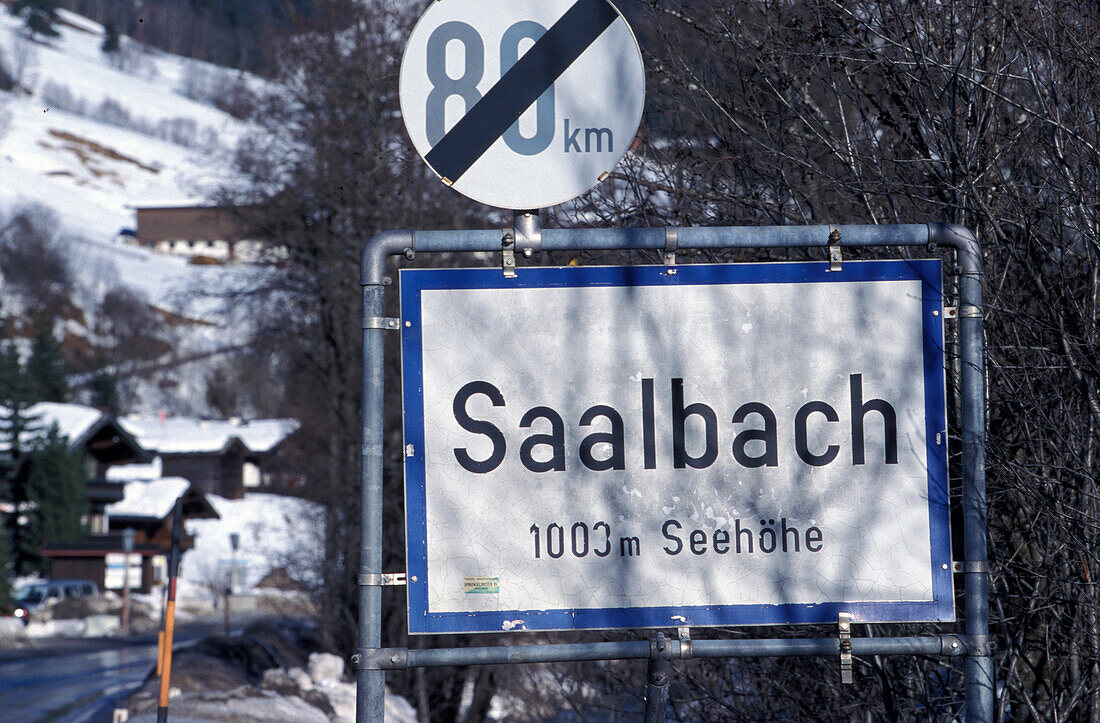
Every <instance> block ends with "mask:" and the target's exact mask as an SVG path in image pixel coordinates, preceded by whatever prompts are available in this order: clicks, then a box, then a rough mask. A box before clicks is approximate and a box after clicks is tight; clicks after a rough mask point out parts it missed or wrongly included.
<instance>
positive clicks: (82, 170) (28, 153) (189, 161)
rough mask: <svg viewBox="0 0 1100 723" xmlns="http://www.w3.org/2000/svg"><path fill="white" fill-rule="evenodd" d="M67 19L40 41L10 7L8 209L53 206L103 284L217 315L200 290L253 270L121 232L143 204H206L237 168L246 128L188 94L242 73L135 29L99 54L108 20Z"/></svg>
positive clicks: (72, 245)
mask: <svg viewBox="0 0 1100 723" xmlns="http://www.w3.org/2000/svg"><path fill="white" fill-rule="evenodd" d="M60 17H61V19H62V22H61V23H60V24H59V25H58V26H57V29H58V31H59V32H60V34H61V35H60V37H58V38H53V39H48V40H45V41H42V42H33V41H31V40H30V39H28V38H27V37H26V35H25V34H24V32H23V30H22V22H21V21H20V20H19V19H18V18H15V17H12V16H11V15H10V14H9V13H7V12H0V55H2V56H3V59H4V66H5V67H6V68H9V69H10V70H11V71H13V72H14V74H15V75H16V80H17V82H18V85H19V87H18V88H17V89H16V90H15V91H12V92H0V179H3V181H2V183H0V215H2V216H8V215H10V214H11V213H12V212H13V211H15V210H16V209H18V208H19V207H21V206H25V205H27V204H40V205H43V206H46V207H48V208H50V209H52V211H53V212H54V213H56V214H57V216H58V218H59V220H60V223H61V229H62V236H63V237H64V239H65V240H66V241H67V243H68V252H69V254H70V258H71V259H72V261H73V267H74V270H75V271H76V272H77V273H78V275H79V276H80V277H81V279H82V280H83V281H86V282H87V284H88V286H90V287H91V288H92V289H93V291H98V292H99V293H102V292H103V291H104V290H105V289H107V288H110V287H113V286H118V285H122V286H126V287H129V288H130V289H132V290H135V291H137V292H139V294H140V295H142V296H144V297H145V298H146V299H147V300H148V301H149V302H151V303H153V304H156V305H158V306H161V307H163V308H168V309H171V310H173V311H176V312H178V313H182V314H185V315H188V316H192V317H196V316H197V317H199V318H204V317H205V319H206V320H212V321H217V320H218V319H217V318H213V319H211V318H210V317H211V316H216V315H217V313H218V310H217V308H216V306H215V305H213V304H211V303H209V302H207V301H204V300H201V299H198V298H197V297H196V294H195V293H194V291H195V290H196V289H204V290H210V289H219V288H224V287H225V285H226V284H228V283H235V282H237V281H239V280H240V278H238V277H241V276H244V275H247V274H248V273H249V271H248V270H247V269H243V268H240V267H236V268H225V267H201V266H195V265H191V264H189V263H188V262H187V259H185V258H182V257H173V256H168V255H164V254H157V253H154V252H152V251H149V250H147V249H143V248H139V247H136V246H134V245H132V244H128V243H124V242H123V241H122V240H120V239H119V232H120V231H121V230H122V229H133V228H134V225H135V215H134V208H135V207H138V206H175V205H197V204H203V203H205V202H206V199H207V198H208V197H209V194H210V193H211V192H212V191H213V190H214V189H215V188H217V187H218V186H219V185H221V184H222V183H224V182H225V181H227V180H228V179H229V178H230V177H231V174H232V170H231V167H230V164H229V159H230V158H231V157H232V153H233V149H234V148H235V146H236V144H237V141H238V140H239V139H240V137H241V135H242V134H243V133H245V132H247V130H248V126H247V125H246V124H244V123H242V122H241V121H239V120H237V119H235V118H233V117H232V116H230V115H228V114H227V113H224V112H222V111H221V110H218V109H217V108H214V107H212V106H211V105H207V104H205V103H203V102H199V101H196V100H192V99H191V98H188V97H185V95H184V93H185V92H186V93H187V94H188V95H196V94H198V93H196V92H195V89H194V88H195V86H196V85H201V84H202V83H207V84H209V83H215V82H220V81H224V82H233V81H234V80H235V79H237V78H238V76H237V74H236V73H235V72H232V71H228V70H226V69H223V68H218V67H217V66H213V65H209V64H206V63H200V62H197V61H192V60H189V59H186V58H181V57H178V56H173V55H169V54H166V53H161V52H159V51H153V50H148V49H145V48H143V47H140V46H138V45H136V44H134V43H132V42H130V41H129V39H126V38H124V39H123V52H122V54H121V56H120V57H118V58H116V59H112V58H110V57H108V56H107V55H105V54H104V53H102V52H101V51H100V46H101V44H102V43H103V38H104V31H103V28H102V27H101V26H100V25H98V24H96V23H93V22H91V21H90V20H87V19H85V18H83V17H80V16H79V15H75V14H73V13H69V12H66V11H60ZM242 82H247V83H250V84H258V83H259V81H257V80H255V79H252V78H242ZM198 95H201V94H198Z"/></svg>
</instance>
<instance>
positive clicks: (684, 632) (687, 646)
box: [676, 625, 692, 660]
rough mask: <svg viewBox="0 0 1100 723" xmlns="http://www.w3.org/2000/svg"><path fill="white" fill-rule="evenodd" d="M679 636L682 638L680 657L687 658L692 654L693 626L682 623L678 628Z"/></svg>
mask: <svg viewBox="0 0 1100 723" xmlns="http://www.w3.org/2000/svg"><path fill="white" fill-rule="evenodd" d="M676 634H677V636H678V637H679V638H680V658H681V659H683V660H687V659H689V658H690V657H691V656H692V651H691V628H689V627H688V626H687V625H681V626H680V627H679V628H678V629H677V630H676Z"/></svg>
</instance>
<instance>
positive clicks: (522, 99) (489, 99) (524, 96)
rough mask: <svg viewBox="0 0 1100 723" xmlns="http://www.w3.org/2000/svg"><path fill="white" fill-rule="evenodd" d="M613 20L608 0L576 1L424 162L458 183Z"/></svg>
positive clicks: (432, 150)
mask: <svg viewBox="0 0 1100 723" xmlns="http://www.w3.org/2000/svg"><path fill="white" fill-rule="evenodd" d="M618 16H619V15H618V13H617V12H616V11H615V8H614V7H613V6H612V5H611V3H610V2H608V1H607V0H577V2H576V3H575V4H574V5H573V7H571V8H569V10H568V11H566V13H565V15H562V16H561V19H560V20H558V22H556V23H554V25H553V26H552V27H551V28H550V29H549V30H547V31H546V33H545V34H544V35H543V36H542V37H541V38H539V39H538V40H537V41H536V42H535V44H534V45H532V46H531V48H530V49H529V50H528V51H527V52H526V53H524V54H523V57H522V58H520V59H519V60H518V61H516V64H515V65H513V66H512V67H511V68H509V69H508V72H506V73H505V74H504V77H503V78H501V79H500V80H499V81H497V83H496V85H494V86H493V87H492V88H490V89H489V92H488V93H486V94H485V95H484V96H483V97H482V99H481V100H479V101H478V102H477V103H475V104H474V107H473V108H471V109H470V110H469V112H467V113H466V115H464V116H463V117H462V119H461V120H459V121H458V123H456V124H455V125H454V128H451V130H450V132H448V133H447V135H445V136H443V138H442V139H441V140H440V141H439V143H436V144H435V146H434V147H433V148H432V149H431V150H430V151H428V154H427V155H426V156H425V157H424V160H425V161H427V162H428V165H429V166H431V167H432V168H433V169H435V172H436V173H438V174H439V175H440V176H442V177H444V178H446V179H448V180H450V181H451V182H452V183H453V182H455V181H457V180H458V179H459V178H460V177H461V176H462V174H463V173H465V172H466V171H468V170H469V169H470V166H472V165H474V162H475V161H477V159H479V158H481V156H482V155H483V154H484V153H485V151H487V150H489V146H491V145H493V143H495V142H496V140H497V138H500V137H501V136H502V135H504V131H506V130H508V128H509V127H510V126H511V125H512V124H513V123H515V122H516V120H517V119H518V118H519V117H520V116H521V115H522V114H523V111H525V110H527V108H529V107H530V106H531V104H532V103H534V102H535V101H536V100H538V98H539V96H540V95H542V94H543V93H544V92H545V91H546V89H547V88H549V87H550V86H551V85H553V84H554V81H556V80H557V79H558V78H559V77H560V76H561V74H562V73H564V72H565V69H566V68H568V67H569V66H570V65H572V64H573V61H574V60H576V59H577V57H578V56H580V54H581V53H583V52H584V51H585V49H586V48H587V47H588V46H589V45H591V44H592V43H593V42H595V40H596V38H598V37H599V36H600V34H601V33H603V31H604V30H606V29H607V28H608V26H609V25H611V23H612V22H614V21H615V18H617V17H618Z"/></svg>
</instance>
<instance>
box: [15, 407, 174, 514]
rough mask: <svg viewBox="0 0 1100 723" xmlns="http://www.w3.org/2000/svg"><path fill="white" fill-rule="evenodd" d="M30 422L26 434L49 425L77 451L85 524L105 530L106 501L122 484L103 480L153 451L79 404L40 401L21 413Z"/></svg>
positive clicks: (41, 431)
mask: <svg viewBox="0 0 1100 723" xmlns="http://www.w3.org/2000/svg"><path fill="white" fill-rule="evenodd" d="M24 416H25V417H26V418H27V419H28V420H31V422H32V424H33V429H32V431H29V432H27V437H28V438H26V439H24V442H25V443H27V444H29V443H30V442H31V439H30V438H29V437H31V436H34V435H44V434H45V433H46V432H47V431H48V430H49V428H50V427H52V426H56V427H57V430H58V432H59V433H60V434H61V435H63V436H64V437H66V438H67V439H68V447H69V451H71V452H75V453H77V454H79V455H80V457H81V460H82V462H83V465H84V474H85V476H86V478H87V483H86V488H87V497H88V507H89V510H88V527H89V531H90V532H91V533H92V534H102V533H106V532H107V518H106V514H105V508H106V506H107V505H109V504H111V503H113V502H118V501H119V500H121V499H122V488H121V487H120V486H119V485H118V484H117V483H114V482H109V481H108V480H107V471H108V470H109V469H111V468H112V467H114V466H116V465H129V464H141V463H149V462H152V461H153V453H152V452H150V451H149V450H147V449H145V448H144V447H142V446H141V445H140V444H139V443H138V441H137V440H136V439H134V437H133V435H131V434H130V433H129V432H127V431H126V430H125V429H124V428H123V427H122V426H121V425H120V424H119V423H118V420H117V419H115V418H114V417H112V416H111V415H109V414H105V413H104V412H101V411H99V410H98V409H94V408H92V407H85V406H83V405H80V404H62V403H58V402H40V403H38V404H35V405H33V406H31V407H29V408H28V409H27V411H26V413H25V415H24ZM3 451H6V450H0V452H3Z"/></svg>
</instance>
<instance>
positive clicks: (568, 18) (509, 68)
mask: <svg viewBox="0 0 1100 723" xmlns="http://www.w3.org/2000/svg"><path fill="white" fill-rule="evenodd" d="M400 92H401V112H402V115H403V116H404V119H405V127H406V128H407V129H408V132H409V136H410V137H411V138H412V142H413V145H414V146H416V149H417V151H419V153H420V155H421V156H423V157H424V160H425V161H426V162H427V163H428V165H429V166H431V168H432V170H434V171H435V172H436V173H437V174H439V176H440V177H441V178H442V179H443V182H444V183H446V184H447V185H449V186H451V187H452V188H454V189H455V190H456V191H459V192H461V193H463V194H464V195H466V196H469V197H470V198H472V199H474V200H476V201H481V202H482V203H485V204H488V205H491V206H499V207H501V208H512V209H536V208H544V207H547V206H553V205H555V204H559V203H564V202H565V201H568V200H570V199H572V198H575V197H577V196H579V195H581V194H582V193H584V192H585V191H587V190H588V189H590V188H591V187H592V186H594V185H596V183H598V182H599V181H600V180H601V178H602V177H603V176H604V174H606V173H607V172H608V171H610V170H611V169H612V168H613V167H614V166H615V164H616V163H618V161H619V159H620V158H621V157H622V155H623V153H624V152H625V151H626V150H627V148H629V147H630V144H631V142H632V141H633V139H634V135H635V134H636V133H637V130H638V124H639V122H640V121H641V117H642V105H643V102H644V99H645V72H644V68H643V66H642V55H641V52H640V51H639V49H638V43H637V41H636V40H635V38H634V34H633V32H632V31H631V30H630V26H628V25H627V23H626V20H625V19H624V18H623V16H622V15H621V14H620V13H619V11H618V10H617V9H616V8H615V6H614V5H612V4H611V2H609V0H443V2H433V3H432V4H431V6H429V8H428V10H427V12H425V13H424V15H423V17H421V18H420V21H419V22H418V23H417V24H416V27H415V28H413V31H412V35H411V36H410V37H409V42H408V44H407V45H406V47H405V55H404V57H403V59H402V61H401V86H400Z"/></svg>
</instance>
